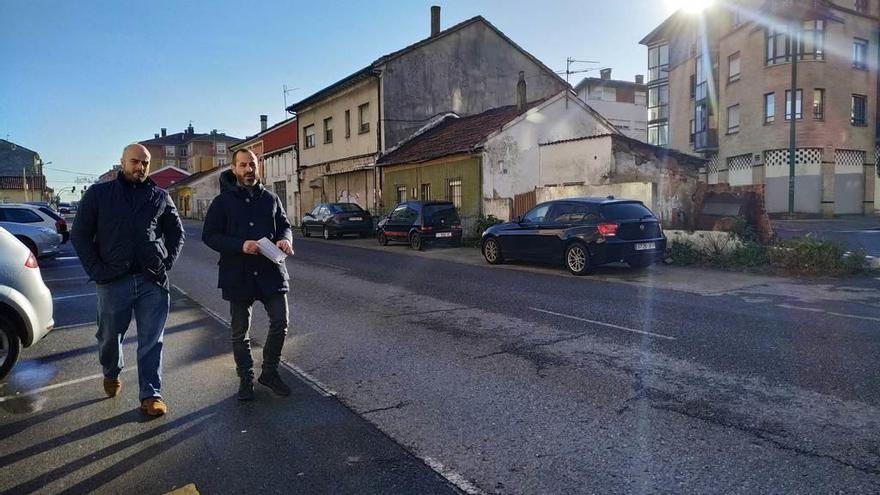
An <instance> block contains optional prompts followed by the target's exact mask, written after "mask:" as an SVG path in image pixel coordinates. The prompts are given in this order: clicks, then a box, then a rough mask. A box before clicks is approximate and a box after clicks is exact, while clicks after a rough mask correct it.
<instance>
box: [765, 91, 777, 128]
mask: <svg viewBox="0 0 880 495" xmlns="http://www.w3.org/2000/svg"><path fill="white" fill-rule="evenodd" d="M775 120H776V93H767V94H766V95H764V123H765V124H772V123H773V122H774V121H775Z"/></svg>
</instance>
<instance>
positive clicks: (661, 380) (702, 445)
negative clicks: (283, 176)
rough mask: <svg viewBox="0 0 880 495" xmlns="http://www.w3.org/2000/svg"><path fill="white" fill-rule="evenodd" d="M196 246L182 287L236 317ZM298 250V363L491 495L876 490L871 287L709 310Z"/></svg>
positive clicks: (670, 298) (554, 276)
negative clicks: (221, 296) (491, 494)
mask: <svg viewBox="0 0 880 495" xmlns="http://www.w3.org/2000/svg"><path fill="white" fill-rule="evenodd" d="M187 231H188V232H189V240H188V242H187V245H186V246H185V248H184V252H183V256H182V260H181V263H179V265H178V267H177V268H176V269H175V271H174V273H173V277H174V281H175V284H177V285H178V286H180V287H181V288H182V289H183V290H185V291H186V292H187V293H188V294H189V295H190V296H191V297H193V298H194V299H195V300H197V301H198V302H199V303H201V304H204V305H205V306H207V307H210V308H212V309H213V310H215V311H217V312H219V313H221V314H225V313H226V311H227V308H226V305H225V303H223V302H222V301H221V300H220V298H219V292H218V291H217V289H215V285H216V284H215V282H216V273H215V272H216V259H217V256H216V255H215V254H214V253H213V252H211V251H210V250H209V249H207V248H206V247H205V246H203V245H202V244H201V242H200V241H199V240H198V237H199V235H200V231H199V226H198V225H197V224H194V223H193V224H188V226H187ZM295 248H296V255H295V256H293V257H292V258H291V259H289V260H288V267H289V269H290V272H291V274H292V302H291V321H292V329H291V336H290V337H289V338H288V342H287V345H286V347H285V353H284V355H285V357H286V359H288V360H289V361H290V362H292V363H295V364H296V365H297V366H299V367H300V368H302V369H303V370H305V371H306V372H307V373H309V374H310V375H311V376H313V377H315V378H316V379H317V380H318V381H320V382H321V383H322V384H324V386H326V387H327V388H329V389H332V390H334V391H336V392H337V394H338V397H339V398H340V399H341V400H342V401H343V402H345V403H346V404H347V405H348V406H349V407H351V408H352V409H353V410H354V411H356V412H358V413H359V414H360V415H361V416H363V417H364V418H366V419H367V420H368V421H370V422H372V423H373V424H375V425H376V426H378V427H379V428H380V429H381V430H382V431H384V432H385V433H387V434H388V435H390V436H391V437H392V438H394V439H395V440H396V441H397V442H399V443H400V444H402V445H403V446H404V447H406V448H407V449H408V450H410V451H412V452H413V453H415V454H416V455H418V456H419V457H421V458H422V459H426V460H427V462H429V463H432V462H439V463H441V464H442V465H444V466H445V467H446V468H447V469H448V470H449V471H450V472H452V473H457V476H459V477H460V478H461V479H465V480H469V481H470V482H472V483H473V484H474V485H475V486H476V487H477V488H478V489H479V490H481V491H483V492H486V493H523V494H532V493H548V494H551V493H553V494H555V493H878V492H880V448H878V445H880V428H878V423H880V380H878V377H880V364H878V361H877V359H876V356H877V355H878V354H880V333H878V330H877V328H878V322H880V293H878V291H877V281H876V280H875V279H870V278H866V279H858V280H845V281H834V280H830V281H829V280H826V281H814V282H810V283H806V282H804V283H803V284H794V285H792V284H789V285H785V284H780V285H778V286H775V285H766V284H765V285H761V286H757V287H754V288H752V289H749V290H742V291H734V292H722V293H718V294H708V295H695V294H693V293H687V292H679V291H671V290H660V289H656V288H651V287H647V286H637V285H636V286H634V285H632V284H620V283H614V282H613V281H611V282H608V281H597V280H591V279H590V278H577V277H572V276H569V275H567V274H565V273H564V272H562V271H561V270H560V269H557V268H554V267H547V268H542V269H539V270H533V271H529V272H526V271H522V270H513V269H510V267H506V266H501V267H491V266H471V265H466V264H459V263H455V262H450V261H443V260H437V259H431V258H427V257H423V256H412V255H410V253H408V251H407V249H408V248H406V247H404V246H393V247H389V248H388V249H387V250H381V251H379V250H367V249H361V248H357V247H353V246H352V244H351V243H347V242H346V241H345V240H343V241H329V242H327V241H323V240H314V239H300V238H298V239H297V240H296V242H295ZM704 276H706V277H723V276H724V274H719V273H712V272H706V273H705V275H704ZM255 321H256V324H257V326H258V328H259V330H257V331H256V332H255V337H256V338H257V339H258V340H260V339H262V337H263V335H264V334H265V324H266V323H265V317H264V314H263V313H262V312H258V313H257V316H256V320H255Z"/></svg>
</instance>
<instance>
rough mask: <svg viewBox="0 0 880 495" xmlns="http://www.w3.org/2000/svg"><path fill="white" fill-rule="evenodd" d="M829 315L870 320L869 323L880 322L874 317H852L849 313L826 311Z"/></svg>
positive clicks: (879, 319)
mask: <svg viewBox="0 0 880 495" xmlns="http://www.w3.org/2000/svg"><path fill="white" fill-rule="evenodd" d="M826 313H828V314H829V315H834V316H842V317H844V318H856V319H858V320H868V321H880V318H875V317H873V316H861V315H851V314H847V313H835V312H834V311H826Z"/></svg>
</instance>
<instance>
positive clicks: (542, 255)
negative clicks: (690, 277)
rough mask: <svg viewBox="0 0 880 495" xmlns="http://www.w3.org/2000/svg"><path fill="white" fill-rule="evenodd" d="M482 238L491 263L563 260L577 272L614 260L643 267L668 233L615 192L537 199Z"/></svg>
mask: <svg viewBox="0 0 880 495" xmlns="http://www.w3.org/2000/svg"><path fill="white" fill-rule="evenodd" d="M481 242H482V249H483V256H484V257H485V258H486V261H488V262H489V263H491V264H498V263H503V262H504V260H505V259H518V260H531V261H543V262H557V263H558V262H560V261H561V262H563V263H564V264H565V266H566V267H567V268H568V269H569V271H571V273H573V274H575V275H584V274H586V273H589V272H590V270H591V269H592V268H593V267H595V266H597V265H603V264H606V263H614V262H618V261H626V262H627V263H628V264H629V265H630V266H632V267H634V268H644V267H647V266H649V265H651V264H652V263H654V262H655V261H656V260H657V259H659V258H661V257H662V256H663V253H664V251H666V237H665V236H664V235H663V231H662V230H661V228H660V221H659V220H657V217H655V216H654V214H653V213H651V210H649V209H648V208H647V207H645V205H644V204H642V203H641V202H639V201H629V200H619V199H614V197H613V196H609V197H607V198H570V199H560V200H555V201H548V202H546V203H541V204H539V205H537V206H535V207H534V208H532V209H531V211H529V212H528V213H526V214H525V216H523V217H522V218H520V219H518V221H514V222H508V223H502V224H498V225H493V226H492V227H489V228H488V229H486V231H485V232H483V236H482V241H481Z"/></svg>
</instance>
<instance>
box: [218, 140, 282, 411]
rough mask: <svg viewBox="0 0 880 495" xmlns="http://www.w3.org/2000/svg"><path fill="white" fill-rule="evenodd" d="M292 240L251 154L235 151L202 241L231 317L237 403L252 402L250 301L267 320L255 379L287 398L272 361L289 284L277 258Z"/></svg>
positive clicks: (276, 352) (278, 349) (279, 339)
mask: <svg viewBox="0 0 880 495" xmlns="http://www.w3.org/2000/svg"><path fill="white" fill-rule="evenodd" d="M292 238H293V237H292V234H291V231H290V222H289V221H288V220H287V215H286V214H285V213H284V208H283V207H282V206H281V201H279V199H278V196H276V195H275V194H273V193H272V192H271V191H267V190H266V189H265V188H263V185H262V184H261V183H260V180H259V176H258V173H257V157H256V155H254V154H253V153H252V152H251V151H250V150H238V151H236V152H235V153H234V154H233V156H232V165H231V167H230V170H227V171H225V172H223V173H222V174H220V195H219V196H217V197H216V198H214V201H213V202H212V203H211V206H210V208H208V214H207V215H206V216H205V225H204V229H203V230H202V241H204V243H205V244H206V245H207V246H208V247H210V248H211V249H213V250H215V251H217V252H218V253H220V269H219V277H218V287H219V288H220V289H221V290H222V291H223V299H225V300H227V301H229V311H230V313H231V316H232V354H233V357H234V358H235V366H236V371H237V372H238V377H239V379H240V385H239V389H238V398H239V400H253V398H254V369H253V368H254V361H253V358H252V357H251V344H250V327H251V314H252V311H253V306H254V302H255V301H260V302H262V303H263V307H264V308H265V309H266V313H267V315H268V316H269V334H268V336H267V337H266V343H265V346H264V347H263V370H262V373H261V374H260V377H259V378H258V379H257V381H258V382H260V383H261V384H263V385H265V386H267V387H269V388H270V389H272V391H273V392H275V393H276V394H278V395H290V388H289V387H288V386H287V385H286V384H285V383H284V382H283V381H281V377H280V376H279V375H278V363H279V362H280V360H281V348H282V347H283V346H284V337H285V336H286V335H287V322H288V310H287V292H288V290H289V284H288V274H287V266H286V265H285V263H284V260H283V258H284V257H285V255H291V254H293V247H292V246H291V240H292ZM267 243H268V244H267ZM261 245H262V246H263V247H262V248H261V247H260V246H261Z"/></svg>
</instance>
